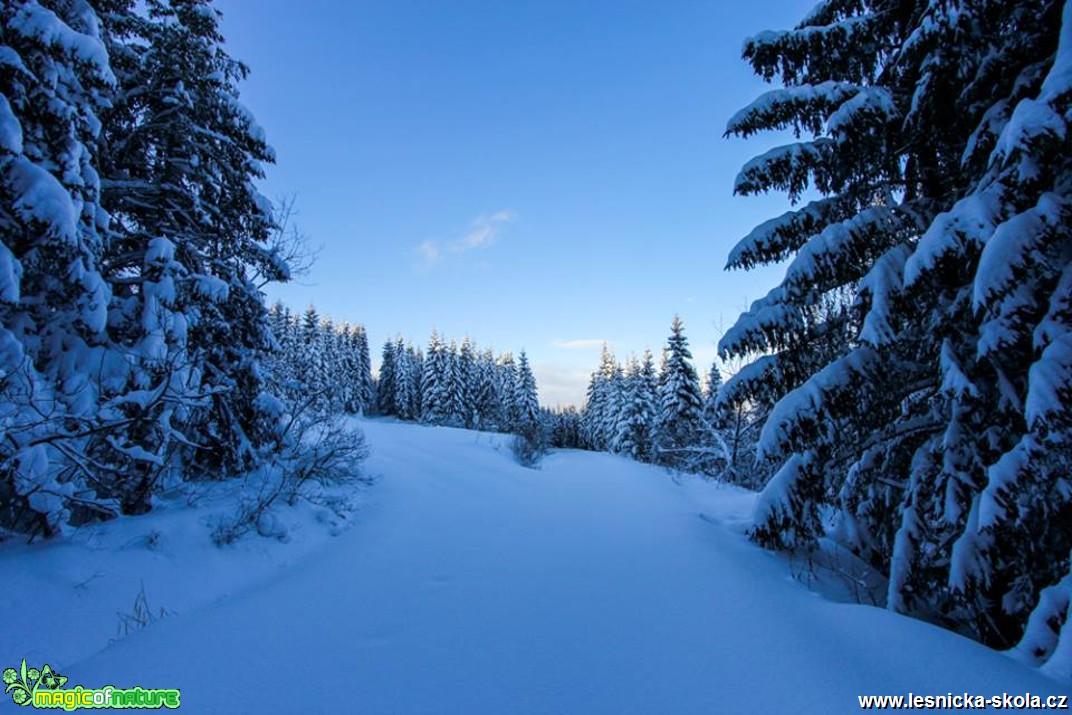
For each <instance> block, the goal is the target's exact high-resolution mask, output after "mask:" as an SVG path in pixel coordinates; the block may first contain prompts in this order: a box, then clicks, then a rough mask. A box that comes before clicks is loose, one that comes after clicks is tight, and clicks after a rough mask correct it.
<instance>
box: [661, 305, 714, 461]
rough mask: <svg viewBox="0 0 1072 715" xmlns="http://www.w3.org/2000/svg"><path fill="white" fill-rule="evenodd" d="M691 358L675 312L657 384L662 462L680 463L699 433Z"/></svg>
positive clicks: (700, 417) (699, 401) (697, 386)
mask: <svg viewBox="0 0 1072 715" xmlns="http://www.w3.org/2000/svg"><path fill="white" fill-rule="evenodd" d="M691 360H692V353H691V352H689V341H688V339H687V338H686V337H685V326H684V325H683V324H682V322H681V318H680V317H678V316H676V315H675V316H674V320H673V323H672V324H671V326H670V337H669V339H668V340H667V344H666V349H665V352H664V360H663V366H662V371H661V373H660V375H659V386H658V416H657V419H656V434H657V454H658V460H659V461H660V462H661V463H663V464H668V465H676V464H681V463H682V462H683V461H684V458H685V457H686V456H687V452H688V450H689V449H690V448H693V447H694V446H695V445H696V443H697V440H698V437H699V433H700V425H701V423H702V420H703V407H704V403H703V395H702V393H701V392H700V380H699V377H697V375H696V369H695V368H694V367H693V366H692V362H691Z"/></svg>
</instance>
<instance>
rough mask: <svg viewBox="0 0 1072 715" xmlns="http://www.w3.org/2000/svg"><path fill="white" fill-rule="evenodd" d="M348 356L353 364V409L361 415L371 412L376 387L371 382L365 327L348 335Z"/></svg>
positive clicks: (359, 327) (356, 329)
mask: <svg viewBox="0 0 1072 715" xmlns="http://www.w3.org/2000/svg"><path fill="white" fill-rule="evenodd" d="M350 354H351V360H352V364H353V375H352V377H351V378H347V379H353V380H354V381H355V383H356V385H355V387H354V407H355V409H356V411H357V412H359V413H361V414H368V413H370V412H371V411H372V408H373V404H374V402H375V399H376V397H375V396H376V385H375V383H374V382H373V381H372V360H371V358H370V357H369V342H368V333H367V332H366V331H365V326H363V325H358V326H356V327H354V328H353V331H352V332H351V333H350Z"/></svg>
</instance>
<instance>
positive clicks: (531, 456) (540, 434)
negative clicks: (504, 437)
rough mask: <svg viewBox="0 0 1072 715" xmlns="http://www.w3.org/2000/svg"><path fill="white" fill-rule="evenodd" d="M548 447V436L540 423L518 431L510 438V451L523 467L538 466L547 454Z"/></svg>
mask: <svg viewBox="0 0 1072 715" xmlns="http://www.w3.org/2000/svg"><path fill="white" fill-rule="evenodd" d="M548 447H549V439H548V436H547V434H546V432H545V430H543V429H542V428H541V427H540V426H539V425H537V426H535V427H532V428H531V429H528V430H525V431H524V432H518V433H516V434H514V436H513V437H512V438H511V439H510V452H511V454H513V455H514V460H515V461H516V462H517V463H518V464H520V465H521V466H522V467H529V468H535V467H537V466H538V465H539V464H540V460H541V459H543V457H544V455H546V454H547V450H548Z"/></svg>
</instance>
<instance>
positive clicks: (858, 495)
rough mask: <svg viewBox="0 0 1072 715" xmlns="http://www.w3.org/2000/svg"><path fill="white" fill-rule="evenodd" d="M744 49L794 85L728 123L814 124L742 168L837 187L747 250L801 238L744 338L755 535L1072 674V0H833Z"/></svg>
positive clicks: (742, 131)
mask: <svg viewBox="0 0 1072 715" xmlns="http://www.w3.org/2000/svg"><path fill="white" fill-rule="evenodd" d="M744 57H745V59H746V60H748V61H749V62H750V63H751V65H752V66H753V68H754V69H755V71H756V72H757V73H758V74H759V75H760V76H762V77H763V78H764V79H766V80H768V81H770V80H775V79H777V80H780V81H781V83H782V85H783V87H782V88H780V89H774V90H772V91H770V92H768V93H766V94H764V95H763V96H761V97H760V98H759V99H758V100H756V101H755V102H753V103H752V104H751V105H749V106H748V107H746V108H744V109H743V110H741V111H740V112H738V113H737V114H736V115H735V116H734V117H733V118H732V119H731V120H730V122H729V125H728V127H727V130H726V131H727V134H728V135H734V136H740V137H749V136H751V135H753V134H755V133H757V132H760V131H764V130H786V129H788V130H791V131H793V132H794V133H795V135H796V137H797V139H798V141H796V142H794V143H792V144H789V145H787V146H783V147H780V148H776V149H773V150H771V151H768V152H766V153H764V154H762V155H761V156H759V157H757V158H755V159H753V160H752V161H750V162H748V163H747V164H746V165H745V166H744V168H743V169H742V171H741V172H740V174H739V175H738V177H737V180H736V185H735V190H736V192H737V193H739V194H745V195H747V194H755V193H760V192H765V191H770V190H777V191H784V192H786V193H787V194H788V195H789V196H790V197H791V198H792V199H794V200H797V199H800V198H801V197H804V196H805V194H811V193H818V194H819V195H820V196H819V198H816V199H814V200H811V201H809V202H808V203H806V204H805V205H804V206H802V207H800V208H798V209H796V210H793V211H790V212H788V213H786V214H784V215H783V216H780V217H778V218H775V219H772V220H770V221H767V222H765V223H763V224H761V225H760V226H758V227H757V228H756V229H755V230H754V231H752V232H751V233H750V234H749V235H748V236H746V237H745V238H744V239H743V240H741V241H740V243H739V244H738V245H737V246H736V248H734V249H733V251H732V252H731V254H730V258H729V267H730V268H738V269H748V268H751V267H753V266H757V265H761V264H766V263H775V262H779V261H782V260H786V259H788V260H789V262H788V267H787V269H786V273H785V277H784V279H783V280H782V282H781V284H780V285H778V286H777V287H775V288H774V289H773V290H771V291H770V293H769V294H768V295H767V296H766V297H764V298H762V299H760V300H758V301H756V302H755V303H754V304H753V305H752V306H751V308H750V309H749V310H748V311H747V312H745V313H744V314H743V315H742V316H741V317H740V318H739V320H738V321H737V323H736V324H735V325H734V326H733V328H732V329H731V330H729V331H728V332H727V333H726V334H725V336H724V337H723V339H722V340H721V341H720V345H719V349H720V354H721V355H722V356H723V357H724V358H749V357H750V358H751V360H752V362H751V363H750V364H749V365H747V366H746V367H745V368H744V369H742V370H741V371H740V372H739V373H738V374H737V375H735V376H734V377H733V378H732V379H730V380H729V381H728V382H727V384H726V385H725V387H724V389H723V390H722V392H721V394H720V400H721V401H723V402H724V403H726V404H730V405H732V404H742V403H751V404H756V405H761V406H762V405H766V406H767V409H768V410H769V413H768V416H767V418H766V422H765V425H764V427H763V431H762V435H761V439H760V443H759V455H760V457H761V458H762V459H764V460H766V461H767V462H768V463H770V464H773V465H775V466H776V467H777V470H776V473H775V474H774V476H773V478H772V479H771V480H770V482H769V484H768V485H767V487H766V488H765V489H764V490H763V493H762V496H761V497H760V499H759V501H758V503H757V509H756V514H755V527H754V531H753V536H754V538H755V539H757V540H758V541H760V542H761V543H763V544H765V545H768V546H771V547H774V548H778V549H789V550H798V549H810V548H814V546H815V545H816V543H817V540H819V539H820V538H822V537H824V536H825V537H828V538H832V539H834V540H836V541H837V542H839V543H840V544H842V545H844V546H845V547H847V548H849V549H851V550H852V551H853V552H854V553H855V554H857V555H858V556H859V557H861V558H863V559H865V560H866V561H867V562H869V563H871V564H872V565H873V566H874V567H875V568H877V569H879V570H881V571H882V572H883V573H885V574H887V575H888V576H889V588H888V593H887V596H886V604H887V606H888V607H889V608H891V609H893V610H895V611H899V612H902V613H908V614H912V615H916V616H918V617H921V618H924V619H927V620H931V621H934V622H936V623H940V624H942V625H945V626H947V627H950V628H953V629H955V630H958V631H961V632H963V633H966V634H969V635H972V636H973V637H976V638H978V639H980V640H982V641H983V642H985V643H988V644H990V645H992V646H995V647H999V648H1013V652H1014V653H1016V654H1017V655H1018V657H1020V658H1023V659H1024V660H1025V661H1027V662H1030V663H1033V664H1037V665H1040V666H1041V667H1042V669H1043V670H1045V671H1047V672H1048V673H1050V674H1052V675H1055V676H1059V677H1063V678H1068V677H1070V676H1072V625H1070V622H1072V618H1070V611H1069V608H1070V598H1072V576H1070V574H1069V553H1070V550H1072V482H1070V478H1072V477H1070V470H1072V442H1070V438H1072V413H1070V405H1072V210H1070V203H1069V202H1070V195H1072V166H1070V162H1072V135H1070V119H1072V3H1067V2H1061V1H1057V0H1037V1H1028V2H997V3H977V4H976V3H969V4H960V3H924V2H910V3H893V2H883V1H877V0H876V1H870V0H826V1H824V2H822V3H820V4H819V5H818V6H816V8H815V9H814V10H813V11H812V12H811V13H809V15H808V16H807V17H806V18H805V19H804V20H803V21H802V22H801V23H800V24H799V25H798V26H797V27H796V28H794V29H792V30H788V31H780V32H764V33H761V34H760V35H757V36H756V37H753V38H751V39H750V40H748V41H747V42H746V43H745V46H744Z"/></svg>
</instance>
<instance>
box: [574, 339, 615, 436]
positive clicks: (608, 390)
mask: <svg viewBox="0 0 1072 715" xmlns="http://www.w3.org/2000/svg"><path fill="white" fill-rule="evenodd" d="M620 377H621V366H619V365H618V362H617V360H615V358H614V354H613V353H612V352H611V351H610V347H609V346H608V345H607V344H606V343H604V344H603V351H602V353H601V354H600V359H599V369H598V370H596V371H595V372H593V373H592V378H591V380H590V381H589V383H588V392H587V399H586V401H585V408H584V415H583V417H582V427H581V431H582V436H583V438H584V442H585V445H586V446H587V448H588V449H591V450H595V451H603V450H606V449H608V448H609V447H610V441H611V437H613V431H612V426H613V424H614V423H615V422H616V420H617V413H618V409H619V405H618V403H617V399H616V398H617V395H618V392H619V390H618V385H617V380H618V379H619V378H620Z"/></svg>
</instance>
